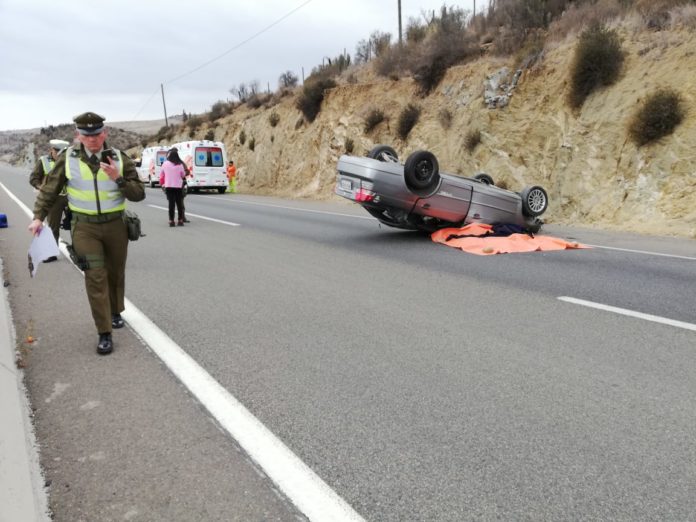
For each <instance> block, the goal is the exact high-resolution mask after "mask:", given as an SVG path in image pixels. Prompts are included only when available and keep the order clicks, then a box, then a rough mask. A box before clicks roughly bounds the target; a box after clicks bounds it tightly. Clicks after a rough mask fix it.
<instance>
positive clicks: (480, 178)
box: [474, 172, 495, 185]
mask: <svg viewBox="0 0 696 522" xmlns="http://www.w3.org/2000/svg"><path fill="white" fill-rule="evenodd" d="M474 179H475V180H478V181H480V182H481V183H485V184H486V185H495V183H494V182H493V178H492V177H490V176H489V175H488V174H486V173H485V172H479V173H478V174H476V175H475V176H474Z"/></svg>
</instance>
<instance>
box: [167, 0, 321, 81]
mask: <svg viewBox="0 0 696 522" xmlns="http://www.w3.org/2000/svg"><path fill="white" fill-rule="evenodd" d="M312 1H313V0H307V1H306V2H304V3H303V4H300V5H299V6H297V7H296V8H295V9H293V10H292V11H290V12H288V13H286V14H284V15H283V16H281V17H280V18H278V20H276V21H275V22H273V23H272V24H270V25H268V26H266V27H264V28H263V29H261V30H260V31H258V32H257V33H255V34H253V35H251V36H250V37H249V38H247V39H246V40H242V41H241V42H239V43H238V44H237V45H235V46H234V47H230V48H229V49H227V50H226V51H225V52H224V53H222V54H221V55H219V56H216V57H215V58H212V59H211V60H208V61H207V62H205V63H203V64H201V65H199V66H198V67H196V68H195V69H191V70H190V71H188V72H185V73H184V74H181V75H179V76H177V77H176V78H172V79H171V80H167V81H166V82H164V83H165V84H170V83H174V82H175V81H177V80H181V79H182V78H184V77H185V76H188V75H189V74H193V73H195V72H196V71H200V70H201V69H202V68H203V67H206V66H208V65H210V64H211V63H213V62H215V61H217V60H219V59H220V58H222V57H223V56H227V55H228V54H230V53H231V52H232V51H235V50H237V49H239V48H240V47H241V46H242V45H244V44H247V43H249V42H250V41H251V40H253V39H254V38H256V37H257V36H260V35H262V34H263V33H265V32H266V31H268V30H269V29H271V28H272V27H275V26H276V25H278V24H279V23H280V22H282V21H283V20H285V19H286V18H288V17H290V16H291V15H293V14H295V13H296V12H297V11H299V10H300V9H302V8H303V7H304V6H306V5H307V4H309V3H310V2H312Z"/></svg>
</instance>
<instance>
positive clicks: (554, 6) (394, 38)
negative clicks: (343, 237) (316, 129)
mask: <svg viewBox="0 0 696 522" xmlns="http://www.w3.org/2000/svg"><path fill="white" fill-rule="evenodd" d="M627 16H631V17H632V20H635V22H634V23H635V24H637V25H638V26H640V27H636V29H641V28H643V29H646V28H647V29H653V30H656V31H657V30H662V29H665V28H668V27H674V26H675V25H680V26H683V27H687V28H688V27H692V28H694V29H696V0H494V1H493V2H490V3H489V5H488V6H487V7H485V8H484V9H480V10H478V11H476V12H475V13H473V12H471V11H468V10H465V9H462V8H461V7H458V6H454V5H451V6H450V5H447V4H446V3H443V5H442V7H441V8H440V9H439V10H431V11H423V12H421V15H420V17H419V18H409V19H408V20H405V21H404V31H403V34H402V35H401V36H402V38H399V35H392V34H391V33H387V32H383V31H381V30H374V31H373V32H372V33H371V34H370V35H369V36H367V37H366V38H364V39H361V40H359V41H358V42H357V44H356V47H355V51H354V53H353V54H352V55H351V54H350V53H348V52H343V53H341V54H339V55H338V56H335V57H333V58H330V57H325V58H324V59H323V60H322V63H321V64H320V65H317V66H316V67H314V68H313V69H312V70H311V72H310V74H309V76H308V77H307V78H304V77H303V78H302V79H300V78H299V77H298V75H297V74H296V73H294V72H293V71H290V70H287V71H283V72H281V73H280V74H279V76H278V82H277V86H276V87H275V90H271V86H270V85H267V86H266V88H265V89H262V88H261V86H260V85H259V83H258V81H256V80H252V81H249V82H246V83H240V84H238V85H236V86H233V87H231V88H230V91H229V92H230V94H231V95H232V99H231V100H230V99H228V100H220V101H218V102H216V103H215V104H213V106H212V107H211V109H210V111H209V112H207V113H205V114H201V115H193V114H186V113H185V112H184V113H183V118H182V120H183V121H182V122H181V123H180V124H178V125H175V126H170V127H169V128H166V127H164V128H162V129H160V130H159V132H157V134H156V135H154V136H153V137H152V139H153V140H156V141H158V142H163V141H164V142H166V141H168V140H171V139H172V137H173V136H175V135H178V134H182V133H183V134H185V135H187V136H188V137H189V138H195V137H199V136H201V135H203V136H204V135H206V133H207V132H208V130H209V128H214V126H215V125H218V122H219V121H220V120H221V119H223V118H225V117H226V116H229V115H230V114H232V113H233V112H234V111H235V110H236V109H237V107H239V106H240V105H245V106H246V107H248V108H249V109H252V110H257V109H259V110H265V109H271V108H272V107H274V106H275V105H276V104H278V103H279V102H280V100H281V99H282V98H284V97H286V96H292V97H294V106H295V107H296V108H297V110H298V111H299V113H300V114H301V117H300V118H299V119H298V120H297V122H296V123H295V125H294V128H295V130H296V131H301V130H302V129H303V128H304V127H305V126H308V125H311V124H312V123H313V122H314V121H315V120H316V118H317V117H319V115H320V113H321V108H322V104H323V101H324V99H325V98H326V96H327V95H328V93H329V92H330V91H331V90H332V89H334V88H336V87H338V86H341V85H346V84H354V83H356V82H358V81H359V79H358V78H359V71H360V70H361V68H364V67H370V68H371V70H372V71H373V72H374V73H375V74H376V75H377V76H378V77H383V78H385V79H391V80H393V81H400V80H402V79H404V78H410V79H412V80H413V82H414V83H415V85H416V87H417V89H416V92H417V95H419V96H421V97H428V96H430V95H431V94H432V93H433V92H434V91H435V90H436V89H437V88H438V86H439V85H440V83H441V82H442V79H443V78H444V77H445V75H446V73H447V70H448V69H449V68H450V67H452V66H455V65H461V64H465V63H467V62H469V61H471V60H475V59H478V58H479V57H480V56H482V55H493V56H501V57H509V58H512V62H513V63H514V64H515V67H518V68H520V69H524V68H531V67H534V66H535V65H536V64H538V63H540V62H542V61H543V59H544V49H545V47H546V46H547V45H548V44H549V43H551V42H554V41H559V40H562V39H565V38H576V39H577V45H576V53H575V56H574V59H573V62H572V64H571V66H570V68H569V70H568V72H567V74H568V79H569V81H568V87H567V91H566V93H565V96H566V99H567V102H568V105H569V106H570V107H572V108H575V109H580V108H581V107H582V106H583V105H584V103H585V101H586V100H587V98H588V97H589V96H591V95H592V94H593V93H595V92H597V91H599V90H601V89H603V88H606V87H608V86H611V85H612V84H613V83H614V82H616V81H618V80H619V79H620V77H621V71H622V66H623V62H624V52H623V50H622V48H621V39H620V37H619V35H618V34H617V32H616V31H615V30H614V29H612V22H613V21H614V20H615V19H617V18H618V17H627ZM663 94H664V93H663ZM665 100H666V98H664V97H662V98H659V100H658V101H660V104H659V106H660V107H661V108H660V109H659V110H658V109H655V106H656V105H655V104H657V101H653V103H652V105H650V106H649V107H645V108H643V115H641V116H639V115H638V114H636V115H635V116H634V118H633V120H632V122H631V124H630V126H629V131H628V132H629V134H630V137H631V139H632V140H633V141H635V142H636V143H647V142H649V141H650V140H652V139H658V138H650V139H649V137H650V136H652V135H655V136H657V135H658V134H660V132H667V131H660V130H659V129H662V128H664V129H670V128H671V129H673V128H674V127H675V126H676V125H678V121H681V120H680V119H679V117H680V114H681V117H683V114H684V113H685V110H686V108H685V107H684V101H683V100H680V101H679V103H675V102H674V101H671V102H668V101H665ZM667 103H671V104H672V105H671V106H672V107H673V110H672V111H671V112H670V111H668V110H667V109H666V108H665V107H666V104H667ZM646 104H647V102H646ZM675 107H676V108H675ZM648 113H649V114H650V115H651V116H652V119H650V118H648V116H646V114H648ZM658 115H662V116H661V117H662V118H663V120H660V122H655V118H657V117H658ZM420 116H421V114H420V109H418V107H417V105H416V104H411V105H410V106H409V107H407V108H405V109H404V110H403V112H402V113H401V114H400V115H399V119H398V124H397V125H396V126H394V128H393V130H392V131H391V132H394V133H395V137H398V138H400V139H402V140H405V139H406V138H407V137H408V135H409V133H410V132H411V130H412V128H413V127H414V126H415V125H416V123H417V122H418V119H419V117H420ZM432 117H433V118H434V119H436V120H437V121H439V122H440V125H441V126H442V128H443V129H445V130H448V129H450V128H451V127H452V122H453V119H454V114H453V113H452V111H450V110H442V111H440V113H438V114H436V115H432ZM388 120H389V117H388V116H387V115H386V114H385V113H384V112H383V111H382V110H381V109H377V108H373V109H370V110H369V111H368V113H367V115H366V116H365V118H364V125H363V132H364V133H365V134H366V135H367V134H370V133H372V132H374V131H375V129H377V127H379V126H380V124H381V123H382V122H384V121H388ZM267 122H268V125H269V126H271V127H275V126H276V125H278V123H279V116H278V114H277V113H275V112H271V113H270V115H269V116H268V117H267ZM674 122H677V123H674ZM639 128H640V130H637V129H639ZM387 131H389V128H388V127H387ZM670 132H671V131H670ZM240 137H241V136H240ZM645 140H648V141H645ZM239 141H240V143H241V144H244V138H242V139H240V140H239ZM478 143H479V140H477V139H476V136H474V135H472V136H468V135H467V136H466V137H465V147H466V148H467V149H468V150H470V151H473V149H474V148H475V147H476V146H477V145H478Z"/></svg>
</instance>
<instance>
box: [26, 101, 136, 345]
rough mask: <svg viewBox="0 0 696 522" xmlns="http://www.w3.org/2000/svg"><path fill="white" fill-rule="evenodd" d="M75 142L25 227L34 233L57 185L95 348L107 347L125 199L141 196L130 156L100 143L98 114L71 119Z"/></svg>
mask: <svg viewBox="0 0 696 522" xmlns="http://www.w3.org/2000/svg"><path fill="white" fill-rule="evenodd" d="M73 121H74V122H75V126H76V128H77V132H76V133H75V137H76V139H77V140H79V141H80V144H81V145H80V147H79V148H78V147H69V148H68V149H67V150H66V151H65V153H64V154H62V155H61V156H60V157H59V158H58V160H57V161H56V164H55V166H54V167H53V169H52V170H51V172H50V173H49V174H48V176H46V180H45V182H44V183H43V185H42V186H41V189H40V192H39V195H38V196H37V198H36V203H35V204H34V220H33V221H32V222H31V224H30V225H29V231H30V232H31V233H32V234H34V235H36V234H38V233H39V231H40V230H41V228H42V226H43V220H44V218H45V217H46V215H47V213H48V211H49V209H50V208H51V207H52V205H53V203H54V201H55V199H56V197H57V196H58V194H60V191H61V190H62V189H63V188H66V190H67V194H68V207H69V208H70V210H71V211H72V222H71V232H72V239H73V244H72V248H73V250H74V254H75V257H76V258H77V261H78V265H79V266H80V268H82V269H83V270H84V272H85V287H86V289H87V298H88V300H89V305H90V307H91V309H92V317H93V318H94V323H95V325H96V327H97V332H99V342H98V344H97V353H99V354H102V355H105V354H108V353H111V352H112V351H113V340H112V337H111V331H112V328H122V327H123V325H124V323H123V319H122V318H121V312H122V311H123V310H124V308H125V306H124V294H125V279H126V274H125V270H126V257H127V254H128V236H127V230H126V224H125V222H124V220H123V213H124V211H125V209H126V201H125V200H126V199H128V200H130V201H141V200H143V199H145V189H144V188H143V185H142V183H141V182H140V179H139V178H138V174H137V172H136V170H135V166H134V164H133V161H132V160H131V159H130V158H129V157H128V156H126V154H124V153H123V152H121V151H119V150H117V149H110V148H108V146H107V145H106V143H105V140H106V135H107V130H106V127H104V118H103V117H102V116H99V115H98V114H95V113H93V112H85V113H84V114H80V115H78V116H75V118H74V119H73Z"/></svg>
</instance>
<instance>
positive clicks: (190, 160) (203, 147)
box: [170, 140, 229, 194]
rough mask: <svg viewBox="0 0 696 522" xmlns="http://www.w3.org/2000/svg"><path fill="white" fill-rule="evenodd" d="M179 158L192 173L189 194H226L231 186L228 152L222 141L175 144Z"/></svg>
mask: <svg viewBox="0 0 696 522" xmlns="http://www.w3.org/2000/svg"><path fill="white" fill-rule="evenodd" d="M173 147H176V148H177V150H178V152H179V157H180V158H181V160H182V161H183V162H184V163H185V164H186V166H187V167H188V169H189V171H190V175H189V177H188V178H187V179H186V182H187V183H188V190H189V192H192V191H193V192H198V191H199V190H200V189H212V190H217V191H218V192H219V193H220V194H224V193H225V191H226V190H227V186H228V184H229V182H228V180H227V152H226V151H225V145H224V143H222V142H221V141H208V140H201V141H182V142H181V143H174V144H173V145H171V147H170V149H171V148H173Z"/></svg>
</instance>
